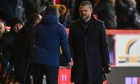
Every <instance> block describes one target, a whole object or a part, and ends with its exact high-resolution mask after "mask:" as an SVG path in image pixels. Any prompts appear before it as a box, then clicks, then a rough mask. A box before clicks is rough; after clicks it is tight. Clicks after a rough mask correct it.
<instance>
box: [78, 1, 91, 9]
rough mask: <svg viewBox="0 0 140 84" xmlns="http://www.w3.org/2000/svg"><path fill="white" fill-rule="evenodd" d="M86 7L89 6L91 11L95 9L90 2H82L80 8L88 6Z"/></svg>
mask: <svg viewBox="0 0 140 84" xmlns="http://www.w3.org/2000/svg"><path fill="white" fill-rule="evenodd" d="M86 5H89V8H90V9H93V8H92V4H91V2H90V1H82V2H81V3H80V6H86Z"/></svg>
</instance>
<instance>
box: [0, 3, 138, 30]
mask: <svg viewBox="0 0 140 84" xmlns="http://www.w3.org/2000/svg"><path fill="white" fill-rule="evenodd" d="M47 1H48V0H0V18H1V19H3V20H4V21H5V22H6V23H7V25H11V24H12V20H13V18H14V17H18V18H19V19H20V20H21V21H23V22H24V23H25V22H26V21H27V19H28V18H29V17H30V16H29V15H30V14H31V13H33V12H36V13H40V14H41V15H43V11H44V10H45V9H46V8H47V7H46V4H56V5H57V7H59V9H60V11H61V14H60V17H59V19H60V22H61V23H62V24H64V25H65V26H66V27H67V28H69V24H70V23H71V21H73V20H76V19H78V18H80V17H79V11H78V7H79V4H80V2H81V1H83V0H53V3H51V2H50V3H44V2H47ZM89 1H91V2H92V5H93V9H94V11H93V14H95V15H96V16H97V18H98V19H101V20H103V21H104V22H105V26H106V28H107V29H139V28H140V14H139V13H140V7H139V3H140V1H139V0H89ZM58 5H59V6H58ZM60 5H61V6H60Z"/></svg>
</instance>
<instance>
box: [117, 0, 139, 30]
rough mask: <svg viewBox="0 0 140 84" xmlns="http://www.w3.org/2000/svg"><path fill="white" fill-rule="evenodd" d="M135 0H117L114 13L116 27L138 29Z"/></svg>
mask: <svg viewBox="0 0 140 84" xmlns="http://www.w3.org/2000/svg"><path fill="white" fill-rule="evenodd" d="M136 5H137V4H136V1H135V0H117V1H116V13H117V20H118V28H124V29H140V14H139V13H138V10H137V8H136Z"/></svg>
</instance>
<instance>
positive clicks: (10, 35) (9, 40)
mask: <svg viewBox="0 0 140 84" xmlns="http://www.w3.org/2000/svg"><path fill="white" fill-rule="evenodd" d="M22 27H23V23H22V21H20V20H19V19H18V18H17V17H16V18H14V19H13V20H12V28H11V29H10V31H9V32H7V33H6V34H5V35H4V36H3V37H2V39H1V42H0V52H1V55H2V56H3V57H4V58H5V59H6V60H5V66H6V67H5V70H4V71H3V72H4V73H3V75H5V76H6V75H9V74H10V73H9V72H10V70H11V68H12V66H13V57H12V56H11V50H12V45H13V41H14V39H15V37H16V34H17V33H18V32H19V31H20V30H21V29H22ZM5 82H6V81H4V83H3V84H5Z"/></svg>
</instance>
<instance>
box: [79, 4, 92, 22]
mask: <svg viewBox="0 0 140 84" xmlns="http://www.w3.org/2000/svg"><path fill="white" fill-rule="evenodd" d="M79 12H80V16H81V18H82V19H83V20H84V21H87V20H89V19H90V18H91V14H92V9H91V8H90V6H89V5H85V6H82V5H80V7H79Z"/></svg>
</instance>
